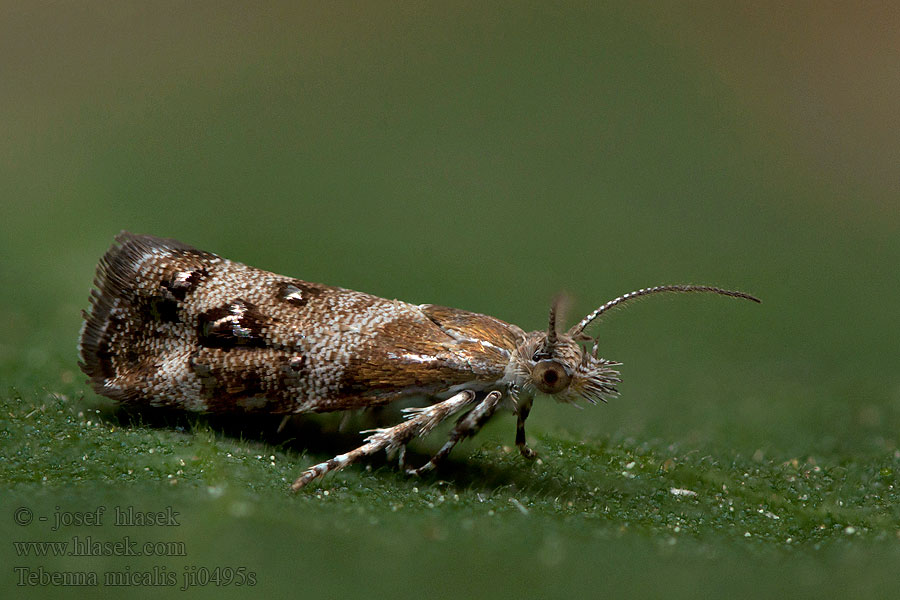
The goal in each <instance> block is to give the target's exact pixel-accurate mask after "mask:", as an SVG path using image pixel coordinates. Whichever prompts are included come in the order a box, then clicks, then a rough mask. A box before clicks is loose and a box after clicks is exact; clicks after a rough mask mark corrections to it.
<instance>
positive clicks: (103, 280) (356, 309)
mask: <svg viewBox="0 0 900 600" xmlns="http://www.w3.org/2000/svg"><path fill="white" fill-rule="evenodd" d="M94 286H95V289H93V290H92V292H91V298H90V308H89V309H88V310H87V311H85V312H84V325H83V327H82V330H81V340H80V344H79V354H80V359H81V360H80V363H79V366H80V367H81V370H82V371H84V373H85V374H87V376H88V377H89V379H88V383H89V384H90V385H91V386H92V387H93V389H94V390H95V391H96V392H97V393H98V394H102V395H103V396H108V397H109V398H112V399H114V400H117V401H121V402H125V403H133V404H139V405H147V406H157V407H172V408H178V409H184V410H189V411H198V412H213V413H242V412H246V413H250V412H256V413H268V414H284V415H290V414H298V413H310V412H329V411H343V410H352V409H363V408H370V407H377V406H383V405H386V404H389V403H391V402H395V401H397V400H400V399H404V398H414V397H419V398H425V399H427V400H428V402H429V403H430V404H428V405H427V406H424V407H421V408H409V409H405V410H404V413H405V419H404V420H403V421H402V422H400V423H399V424H397V425H394V426H393V427H386V428H381V429H375V430H370V431H366V432H363V433H367V434H368V437H366V438H365V439H364V440H363V444H362V445H361V446H360V447H358V448H356V449H354V450H351V451H349V452H347V453H345V454H340V455H338V456H335V457H334V458H332V459H330V460H328V461H326V462H323V463H320V464H317V465H313V466H312V467H310V468H309V469H307V470H306V471H305V472H303V473H302V474H301V475H300V477H298V478H297V480H296V481H295V482H294V483H293V485H292V488H293V489H294V490H297V489H300V488H302V487H303V486H305V485H306V484H308V483H309V482H311V481H313V480H314V479H316V478H317V477H322V476H323V475H325V474H326V473H328V472H330V471H336V470H338V469H341V468H343V467H346V466H347V465H349V464H352V463H354V462H356V461H358V460H360V459H361V458H364V457H366V456H368V455H371V454H374V453H376V452H379V451H381V450H385V451H387V452H388V453H394V452H398V451H399V454H400V463H401V468H403V469H404V470H406V471H407V472H408V473H410V474H421V473H423V472H425V471H428V470H431V469H433V468H434V467H435V466H436V465H437V464H438V462H439V461H440V460H441V459H442V458H444V457H446V456H447V455H448V454H449V453H450V451H451V450H452V449H453V447H454V446H455V445H456V444H457V443H458V442H459V441H460V440H462V439H464V438H466V437H469V436H472V435H474V434H475V433H477V432H478V430H479V429H480V428H481V427H482V426H483V425H484V423H485V422H487V420H488V419H490V418H491V416H492V415H493V414H494V412H495V411H496V410H497V409H498V408H499V407H501V406H507V407H509V408H511V409H512V410H513V412H514V413H515V414H516V416H517V423H516V445H517V446H518V448H519V451H520V452H521V454H522V455H523V456H525V457H526V458H533V457H534V456H535V453H534V451H532V450H531V449H530V448H529V447H528V445H527V444H526V441H525V420H526V419H527V418H528V414H529V412H530V411H531V406H532V401H533V399H534V397H535V396H536V395H537V394H538V393H540V394H545V395H549V396H552V397H553V398H554V399H555V400H556V401H558V402H566V403H575V402H577V401H580V400H585V401H587V402H590V403H596V402H597V401H606V399H607V398H609V397H611V396H615V395H616V393H617V392H616V384H617V383H619V381H620V380H619V374H618V372H617V371H616V370H615V369H614V367H615V366H617V365H618V364H619V363H616V362H613V361H610V360H607V359H604V358H601V357H599V356H598V349H597V342H596V340H595V339H594V338H592V337H590V336H589V335H587V334H586V333H585V330H586V329H587V327H588V326H589V325H590V324H591V323H592V322H593V321H594V320H595V319H596V318H597V317H599V316H600V315H602V314H603V313H605V312H606V311H608V310H610V309H612V308H614V307H616V306H619V305H621V304H623V303H625V302H628V301H630V300H633V299H635V298H639V297H642V296H648V295H651V294H659V293H665V292H710V293H715V294H721V295H724V296H732V297H735V298H745V299H747V300H752V301H754V302H759V300H758V299H756V298H754V297H753V296H751V295H749V294H745V293H743V292H736V291H730V290H724V289H720V288H716V287H711V286H703V285H663V286H658V287H651V288H645V289H641V290H637V291H634V292H630V293H628V294H625V295H623V296H620V297H618V298H616V299H614V300H611V301H609V302H607V303H606V304H603V305H602V306H600V307H599V308H597V309H596V310H594V311H593V312H591V313H590V314H588V315H587V316H586V317H584V318H583V319H582V320H581V321H579V322H578V323H577V324H575V325H574V326H573V327H572V328H571V329H569V330H568V331H566V332H564V333H563V332H561V331H560V330H558V328H557V322H556V321H557V313H558V305H559V303H558V302H554V304H553V307H552V308H551V310H550V322H549V326H548V328H547V330H546V331H532V332H530V333H526V332H525V331H523V330H522V329H520V328H519V327H517V326H515V325H512V324H510V323H506V322H504V321H501V320H499V319H495V318H494V317H490V316H487V315H481V314H477V313H472V312H468V311H465V310H459V309H456V308H448V307H445V306H437V305H434V304H419V305H414V304H408V303H406V302H401V301H399V300H386V299H384V298H379V297H377V296H372V295H369V294H365V293H362V292H355V291H352V290H346V289H342V288H337V287H331V286H327V285H322V284H318V283H309V282H306V281H301V280H299V279H293V278H291V277H285V276H283V275H276V274H274V273H270V272H268V271H263V270H261V269H256V268H253V267H250V266H247V265H244V264H241V263H238V262H232V261H230V260H227V259H224V258H221V257H219V256H217V255H215V254H212V253H210V252H204V251H202V250H197V249H195V248H192V247H191V246H188V245H186V244H183V243H181V242H178V241H175V240H171V239H162V238H157V237H153V236H148V235H134V234H131V233H127V232H123V233H121V234H119V235H118V236H117V237H116V240H115V242H114V244H113V246H112V247H111V248H110V249H109V251H107V253H106V254H105V255H104V256H103V258H102V259H101V260H100V263H99V265H98V267H97V274H96V277H95V279H94ZM458 414H459V415H461V416H459V417H458V418H457V421H456V424H455V426H454V427H453V428H452V429H451V430H450V433H449V439H448V440H447V442H446V444H444V445H443V447H441V449H440V450H439V451H438V452H437V453H436V454H435V455H434V456H433V457H432V458H431V460H429V461H428V462H427V463H425V464H424V465H423V466H420V467H418V468H411V467H410V468H408V467H406V466H405V465H404V455H405V452H404V450H405V448H406V444H407V443H408V442H409V441H411V440H412V439H414V438H417V437H420V436H424V435H426V434H427V433H428V432H430V431H431V430H432V429H434V427H436V426H437V425H438V424H439V423H441V422H442V421H444V420H445V419H448V418H450V417H451V416H454V415H458Z"/></svg>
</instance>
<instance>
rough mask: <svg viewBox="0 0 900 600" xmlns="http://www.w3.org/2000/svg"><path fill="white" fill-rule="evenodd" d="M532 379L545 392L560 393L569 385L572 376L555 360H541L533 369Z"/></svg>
mask: <svg viewBox="0 0 900 600" xmlns="http://www.w3.org/2000/svg"><path fill="white" fill-rule="evenodd" d="M531 379H532V380H533V381H534V385H535V386H536V387H537V389H539V390H541V391H542V392H544V393H545V394H558V393H559V392H561V391H563V390H564V389H566V387H568V385H569V382H570V381H571V380H572V377H571V376H570V375H569V374H568V373H566V369H565V368H564V367H563V366H562V364H560V363H558V362H556V361H555V360H549V359H545V360H540V361H538V363H537V364H536V365H535V366H534V370H532V371H531Z"/></svg>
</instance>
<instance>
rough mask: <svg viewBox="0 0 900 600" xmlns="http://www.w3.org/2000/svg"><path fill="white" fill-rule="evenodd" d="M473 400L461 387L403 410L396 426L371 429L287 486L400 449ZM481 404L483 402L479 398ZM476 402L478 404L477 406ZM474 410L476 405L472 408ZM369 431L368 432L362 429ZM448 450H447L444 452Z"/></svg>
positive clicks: (299, 484)
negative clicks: (428, 403) (452, 393)
mask: <svg viewBox="0 0 900 600" xmlns="http://www.w3.org/2000/svg"><path fill="white" fill-rule="evenodd" d="M473 400H475V392H472V391H469V390H463V391H462V392H460V393H458V394H456V395H455V396H452V397H450V398H447V399H446V400H444V401H443V402H438V403H437V404H432V405H431V406H426V407H425V408H416V409H407V410H406V411H404V412H406V413H407V420H406V421H404V422H403V423H400V424H399V425H394V426H393V427H387V428H384V429H375V430H372V431H371V435H370V436H369V437H367V438H366V439H365V442H366V443H365V444H363V445H362V446H360V447H359V448H357V449H355V450H351V451H350V452H347V453H346V454H339V455H337V456H335V457H334V458H332V459H331V460H328V461H325V462H323V463H319V464H317V465H313V466H312V467H310V468H308V469H307V470H306V471H304V472H303V474H302V475H300V477H298V478H297V480H296V481H295V482H294V484H293V485H292V486H291V489H292V490H294V491H297V490H299V489H300V488H302V487H303V486H305V485H306V484H308V483H309V482H310V481H312V480H314V479H316V478H318V477H323V476H324V475H325V474H326V473H330V472H331V471H337V470H340V469H343V468H344V467H346V466H347V465H349V464H352V463H355V462H356V461H358V460H359V459H361V458H363V457H365V456H370V455H372V454H375V453H376V452H378V451H379V450H386V451H387V452H392V451H394V450H397V449H398V448H402V447H404V446H405V445H406V443H407V442H409V441H410V440H411V439H413V438H415V437H419V436H423V435H425V434H427V433H428V432H429V431H431V430H432V429H434V428H435V427H436V426H437V425H438V424H439V423H440V422H441V421H443V420H444V419H446V418H447V417H449V416H450V415H452V414H453V413H455V412H457V411H458V410H459V409H461V408H463V407H464V406H466V405H467V404H469V403H471V402H472V401H473ZM481 404H484V401H482V403H481ZM481 404H479V405H478V406H481ZM476 410H477V407H476ZM363 433H369V432H363ZM448 452H449V451H448Z"/></svg>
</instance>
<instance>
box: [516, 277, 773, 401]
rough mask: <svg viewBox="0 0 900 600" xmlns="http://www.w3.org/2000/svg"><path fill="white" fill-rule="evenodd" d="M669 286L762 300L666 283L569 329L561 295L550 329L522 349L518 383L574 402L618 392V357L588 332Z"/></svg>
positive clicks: (518, 357) (530, 392) (635, 294)
mask: <svg viewBox="0 0 900 600" xmlns="http://www.w3.org/2000/svg"><path fill="white" fill-rule="evenodd" d="M665 292H711V293H715V294H720V295H723V296H731V297H733V298H744V299H746V300H752V301H754V302H759V299H757V298H755V297H753V296H751V295H749V294H745V293H744V292H736V291H731V290H724V289H721V288H716V287H711V286H705V285H662V286H657V287H652V288H644V289H640V290H636V291H634V292H629V293H627V294H624V295H622V296H619V297H618V298H616V299H614V300H610V301H609V302H607V303H605V304H603V305H602V306H600V307H599V308H598V309H596V310H594V311H593V312H591V313H589V314H588V315H587V316H586V317H584V318H583V319H582V320H581V321H579V322H578V323H577V324H576V325H574V326H573V327H572V328H571V329H569V330H568V331H567V332H566V333H559V331H558V330H557V327H556V322H557V315H558V314H559V313H560V312H561V310H560V308H561V305H562V301H561V298H559V297H557V299H556V300H554V302H553V304H552V306H551V307H550V322H549V325H548V327H547V330H546V331H534V332H531V333H529V334H527V335H526V336H525V340H524V341H523V342H522V344H520V345H519V347H518V348H517V349H516V356H515V361H514V365H515V370H516V387H517V388H518V390H519V391H520V392H524V393H526V394H528V395H532V396H533V395H534V394H535V393H536V392H542V393H544V394H548V395H551V396H553V397H554V398H555V399H556V400H557V401H559V402H569V403H574V402H576V401H578V400H587V401H588V402H591V403H592V404H596V402H597V401H598V400H599V401H601V402H606V399H607V398H610V397H613V396H616V395H617V394H618V390H617V389H616V384H618V383H620V382H621V379H619V373H618V371H616V370H615V369H614V368H613V367H614V366H616V365H619V364H621V363H617V362H614V361H611V360H607V359H605V358H600V357H599V356H597V352H598V343H597V340H596V339H595V338H593V337H591V336H589V335H587V334H586V333H585V329H586V328H587V327H588V326H589V325H590V324H591V323H593V322H594V320H595V319H597V317H599V316H600V315H602V314H603V313H605V312H607V311H608V310H611V309H612V308H614V307H617V306H619V305H621V304H623V303H625V302H628V301H629V300H633V299H635V298H640V297H642V296H648V295H651V294H659V293H665Z"/></svg>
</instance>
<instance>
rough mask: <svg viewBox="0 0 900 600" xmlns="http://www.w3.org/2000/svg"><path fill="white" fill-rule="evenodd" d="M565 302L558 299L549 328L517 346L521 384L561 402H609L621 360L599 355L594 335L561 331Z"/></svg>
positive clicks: (530, 391) (536, 332)
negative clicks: (559, 321) (560, 315)
mask: <svg viewBox="0 0 900 600" xmlns="http://www.w3.org/2000/svg"><path fill="white" fill-rule="evenodd" d="M561 305H562V301H561V299H560V298H557V299H556V300H554V302H553V305H552V306H551V308H550V322H549V325H548V327H547V331H534V332H532V333H529V334H528V335H526V337H525V340H524V342H523V343H522V344H521V345H520V346H519V347H518V348H517V352H516V355H517V360H516V361H515V365H516V371H517V377H516V380H517V387H518V388H519V389H520V390H521V391H523V392H525V393H526V394H527V395H530V396H533V395H534V394H535V393H537V392H541V393H543V394H547V395H549V396H553V397H554V398H555V399H556V400H557V401H558V402H568V403H575V402H577V401H578V400H587V401H588V402H591V403H592V404H593V403H596V402H597V401H602V402H605V401H606V399H607V398H609V397H612V396H615V395H616V394H617V391H616V384H617V383H619V381H620V380H619V374H618V372H616V371H615V369H613V368H612V366H614V365H617V364H618V363H615V362H613V361H609V360H606V359H603V358H599V357H598V356H597V344H596V342H595V341H594V340H593V339H592V338H589V337H588V336H585V335H578V336H573V335H571V332H569V333H562V334H561V333H559V332H558V330H557V327H556V322H557V315H558V314H559V313H560V312H561V310H560V308H561ZM589 343H590V344H589Z"/></svg>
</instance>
